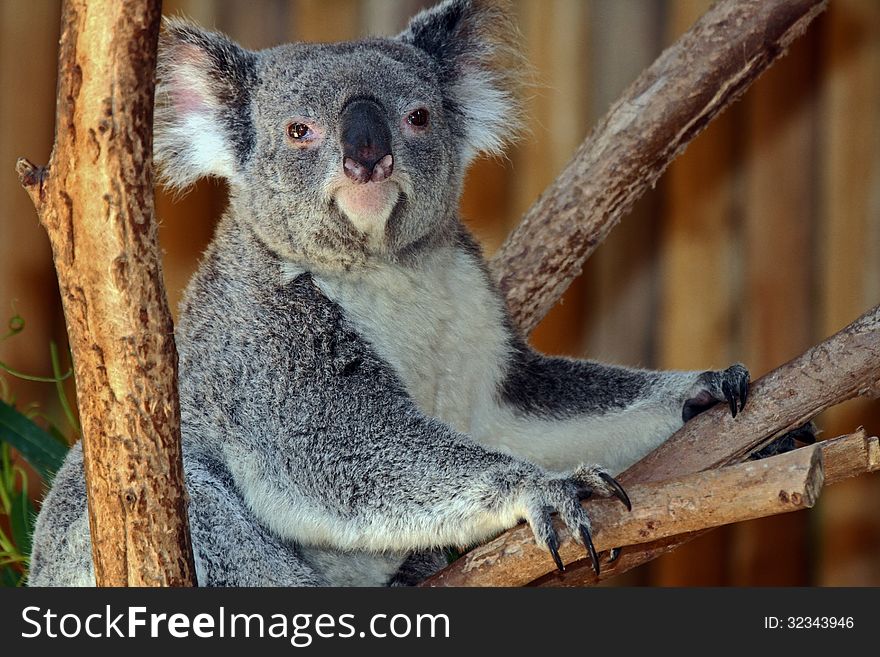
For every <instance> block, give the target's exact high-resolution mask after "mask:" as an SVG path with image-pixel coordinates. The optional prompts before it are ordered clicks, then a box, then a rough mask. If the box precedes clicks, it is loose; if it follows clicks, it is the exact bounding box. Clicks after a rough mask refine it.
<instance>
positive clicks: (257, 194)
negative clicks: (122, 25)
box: [155, 0, 519, 263]
mask: <svg viewBox="0 0 880 657" xmlns="http://www.w3.org/2000/svg"><path fill="white" fill-rule="evenodd" d="M513 34H514V31H513V28H512V27H511V23H510V18H509V15H508V12H507V10H506V5H505V4H504V3H503V2H492V1H490V0H448V1H447V2H444V3H443V4H441V5H438V6H437V7H434V8H433V9H431V10H428V11H425V12H422V13H421V14H419V15H418V16H416V17H415V18H414V19H413V20H412V21H411V22H410V24H409V26H408V27H407V29H406V30H405V31H404V32H403V33H401V34H400V35H398V36H397V37H395V38H386V39H368V40H364V41H357V42H351V43H337V44H288V45H283V46H279V47H276V48H271V49H268V50H264V51H260V52H252V51H248V50H245V49H243V48H241V47H240V46H238V45H237V44H235V43H233V42H232V41H230V40H229V39H228V38H226V37H224V36H223V35H220V34H217V33H213V32H205V31H203V30H201V29H199V28H197V27H195V26H193V25H191V24H188V23H184V22H181V21H177V20H172V21H169V22H168V23H166V25H165V30H164V34H163V37H162V40H161V43H160V57H159V86H158V89H157V112H156V134H155V151H156V159H157V162H158V164H159V166H160V171H161V173H162V175H163V178H164V180H165V181H166V182H167V183H168V184H170V185H172V186H176V187H186V186H188V185H190V184H192V183H193V182H195V180H197V179H198V178H200V177H202V176H219V177H222V178H226V179H227V180H228V181H229V186H230V197H231V207H232V212H233V213H234V214H235V215H236V217H238V218H239V219H241V220H243V221H247V222H249V223H250V224H251V225H252V226H253V228H254V230H255V231H256V233H257V234H258V235H259V237H260V238H261V239H262V241H263V242H264V243H265V244H266V245H267V246H268V247H270V248H271V249H272V250H274V251H275V252H276V253H278V254H279V255H281V256H282V257H285V258H289V259H291V260H295V261H296V260H299V261H305V262H314V263H318V262H328V263H332V262H335V263H339V262H342V263H347V262H349V263H350V262H353V261H358V260H361V259H363V258H364V257H370V256H376V255H378V256H386V257H392V258H393V257H396V256H397V255H399V254H401V253H403V252H405V251H407V250H408V249H412V248H413V247H415V246H416V245H418V244H420V243H425V242H427V241H430V240H431V239H432V238H434V237H437V236H443V235H449V234H452V233H453V232H454V231H455V224H456V222H457V205H458V200H459V196H460V193H461V187H462V179H463V176H464V172H465V170H466V168H467V165H468V164H469V162H470V161H471V160H472V159H473V158H474V157H475V156H476V155H477V154H478V153H481V152H484V153H498V152H500V151H501V149H502V147H503V146H504V144H505V142H506V141H507V138H508V135H509V134H512V133H513V132H514V129H515V123H514V117H513V113H514V111H515V103H514V99H513V94H512V88H511V87H512V81H513V80H514V78H515V77H516V76H517V75H518V74H519V71H518V70H516V69H515V67H511V66H510V65H509V62H510V56H511V52H513V50H512V49H513V46H514V43H513V38H512V36H513Z"/></svg>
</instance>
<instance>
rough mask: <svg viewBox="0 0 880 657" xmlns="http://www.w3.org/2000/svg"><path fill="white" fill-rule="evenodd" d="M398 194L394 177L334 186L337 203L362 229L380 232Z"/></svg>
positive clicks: (368, 231) (357, 226) (375, 233)
mask: <svg viewBox="0 0 880 657" xmlns="http://www.w3.org/2000/svg"><path fill="white" fill-rule="evenodd" d="M399 198H400V186H399V185H398V184H397V183H396V182H394V181H393V180H384V181H382V182H368V183H361V184H350V185H343V186H341V187H339V188H338V189H337V190H336V194H335V201H336V205H337V207H338V208H339V209H340V210H341V211H342V213H343V214H344V215H345V216H346V217H347V218H348V220H349V221H351V223H352V224H354V226H355V228H357V229H358V230H359V231H361V232H362V233H366V234H367V235H368V236H372V235H375V236H381V235H383V234H384V233H385V224H386V223H387V222H388V218H389V217H390V216H391V213H392V211H393V210H394V207H395V206H396V205H397V201H398V199H399Z"/></svg>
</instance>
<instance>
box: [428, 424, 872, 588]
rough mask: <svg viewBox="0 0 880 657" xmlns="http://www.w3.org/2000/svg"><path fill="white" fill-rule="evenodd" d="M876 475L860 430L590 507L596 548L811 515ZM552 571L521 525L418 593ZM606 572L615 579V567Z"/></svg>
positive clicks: (572, 545) (573, 554) (572, 549)
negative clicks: (824, 491) (847, 484)
mask: <svg viewBox="0 0 880 657" xmlns="http://www.w3.org/2000/svg"><path fill="white" fill-rule="evenodd" d="M823 461H824V462H825V463H826V465H824V466H823ZM878 469H880V446H878V442H877V438H867V437H866V435H865V432H864V430H860V431H859V432H856V433H854V434H850V435H847V436H842V437H840V438H837V439H835V440H833V441H826V442H824V443H820V444H819V445H814V446H811V447H805V448H803V449H798V450H795V451H793V452H789V453H787V454H781V455H779V456H774V457H772V458H768V459H762V460H760V461H751V462H748V463H742V464H739V465H734V466H727V467H724V468H720V469H716V470H709V471H706V472H699V473H696V474H692V475H688V476H686V477H682V478H680V479H676V480H672V481H664V482H649V483H645V484H635V485H633V486H632V487H630V489H629V494H630V498H631V500H632V502H633V510H632V512H631V513H630V512H627V511H626V510H625V509H624V508H623V507H622V506H621V505H620V504H619V503H617V502H616V501H612V500H596V501H591V502H588V503H587V504H588V508H589V511H590V515H591V517H592V518H593V520H594V527H595V532H594V535H593V541H594V543H595V545H596V549H597V550H600V551H603V550H608V549H611V548H614V547H623V546H627V545H634V544H638V543H644V542H646V541H658V539H660V540H659V541H658V543H659V545H662V546H663V547H664V548H665V547H667V546H670V545H672V544H673V542H674V541H673V540H670V539H674V538H675V537H676V535H679V536H678V537H679V538H680V537H681V536H680V535H681V534H684V535H685V536H693V535H696V534H698V533H700V530H704V529H707V528H711V527H718V526H720V525H725V524H730V523H734V522H742V521H744V520H751V519H754V518H762V517H765V516H769V515H774V514H778V513H787V512H789V511H796V510H798V509H804V508H810V507H812V506H813V503H814V502H815V500H816V498H817V497H818V494H819V491H820V489H821V488H822V484H823V479H824V481H825V483H826V484H827V483H835V482H837V481H840V480H841V479H844V478H846V477H850V476H855V475H858V474H861V473H863V472H870V471H873V470H878ZM825 473H828V474H825ZM829 475H830V476H829ZM556 527H557V531H558V532H559V537H560V542H561V545H560V549H559V553H560V556H561V557H562V559H563V560H564V561H565V562H567V563H571V562H574V563H585V562H584V559H583V557H584V548H583V547H582V546H581V545H579V544H577V543H576V542H575V541H573V540H572V537H571V534H570V533H569V532H568V530H567V528H566V527H564V526H563V525H561V524H559V523H557V525H556ZM670 549H671V548H670ZM552 566H553V563H552V561H551V559H550V557H549V555H548V553H547V552H546V550H544V549H542V548H539V547H538V546H537V545H536V544H535V540H534V537H533V535H532V532H531V530H530V529H529V528H528V527H527V526H525V525H519V526H517V527H515V528H514V529H512V530H510V531H508V532H505V533H504V534H502V535H501V536H499V537H498V538H496V539H494V540H493V541H490V542H489V543H487V544H485V545H482V546H480V547H478V548H475V549H474V550H472V551H470V552H468V553H467V554H466V555H465V556H463V557H462V558H461V559H459V560H458V561H456V562H455V563H453V564H452V565H450V566H449V567H447V568H446V569H444V570H443V571H441V572H440V573H438V574H437V575H435V576H433V577H432V578H430V579H428V580H426V581H425V582H424V583H423V586H522V585H525V584H528V583H530V582H532V581H534V580H536V579H539V578H542V577H544V576H546V577H545V579H547V580H558V579H560V575H558V574H551V575H546V573H547V572H548V570H549V569H550V568H552ZM611 571H612V572H614V573H619V572H620V570H619V566H618V564H614V567H613V568H612V569H611ZM581 573H582V574H583V575H584V576H585V577H586V576H588V575H589V574H592V569H591V568H590V567H583V568H580V567H579V568H578V574H581ZM593 577H594V578H595V575H594V576H593ZM570 579H571V578H570V577H566V578H565V580H566V581H564V582H563V583H564V584H571V582H570V581H567V580H570ZM579 583H583V582H579Z"/></svg>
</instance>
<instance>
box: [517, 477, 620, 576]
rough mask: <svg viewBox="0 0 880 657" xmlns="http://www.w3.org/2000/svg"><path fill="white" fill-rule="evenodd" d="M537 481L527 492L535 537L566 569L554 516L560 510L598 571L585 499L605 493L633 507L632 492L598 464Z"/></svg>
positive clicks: (527, 502)
mask: <svg viewBox="0 0 880 657" xmlns="http://www.w3.org/2000/svg"><path fill="white" fill-rule="evenodd" d="M535 484H536V486H535V488H532V489H531V491H529V492H527V493H526V495H527V498H526V500H524V501H525V506H526V510H527V513H526V515H527V519H528V521H529V524H530V525H531V527H532V531H533V532H534V534H535V540H536V541H537V542H538V544H539V545H542V546H544V547H545V548H547V550H548V551H549V552H550V555H551V556H552V557H553V562H554V563H555V564H556V567H557V568H558V569H559V570H560V571H564V570H565V564H564V563H563V562H562V558H561V557H560V555H559V537H558V536H557V534H556V529H555V528H554V527H553V519H552V517H551V512H552V511H554V510H555V511H557V512H558V513H559V517H560V518H561V519H562V521H563V522H564V523H565V524H566V526H567V527H568V528H569V530H570V531H571V533H572V535H573V536H576V537H577V536H580V539H581V542H582V543H583V545H584V548H586V550H587V553H588V554H589V555H590V561H592V563H593V570H594V571H595V572H596V574H597V575H598V574H599V572H600V562H599V554H598V553H597V552H596V546H595V545H594V544H593V538H592V536H591V534H590V518H589V516H588V515H587V512H586V511H585V510H584V508H583V507H582V506H581V500H583V499H585V498H587V497H589V496H590V495H591V494H593V493H596V494H597V495H601V496H602V497H615V498H617V499H618V500H620V502H621V504H623V505H624V506H626V508H627V509H632V504H631V502H630V500H629V496H628V495H627V494H626V491H625V490H624V489H623V486H621V485H620V483H618V481H617V480H616V479H614V477H612V476H611V475H610V474H608V472H606V471H605V470H604V469H603V468H600V467H598V466H594V465H592V466H588V465H582V466H580V467H579V468H577V469H576V470H575V471H574V472H573V473H572V474H571V476H570V477H553V478H550V479H543V480H541V479H539V480H537V481H536V482H535Z"/></svg>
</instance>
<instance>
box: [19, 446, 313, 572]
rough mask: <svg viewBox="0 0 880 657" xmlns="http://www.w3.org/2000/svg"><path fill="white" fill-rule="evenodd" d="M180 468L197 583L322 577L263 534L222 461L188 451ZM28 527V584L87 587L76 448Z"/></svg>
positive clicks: (85, 524)
mask: <svg viewBox="0 0 880 657" xmlns="http://www.w3.org/2000/svg"><path fill="white" fill-rule="evenodd" d="M187 445H189V446H190V447H191V446H192V444H191V443H188V442H185V443H184V468H185V471H186V485H187V493H188V495H189V498H190V503H189V509H190V511H189V519H190V531H191V533H192V544H193V553H194V555H195V562H196V574H197V576H198V583H199V585H200V586H255V585H262V586H319V585H324V584H327V580H326V579H325V578H324V577H322V576H321V575H319V574H318V573H316V571H315V570H314V568H313V567H312V566H311V565H309V563H308V562H307V561H306V560H305V559H304V558H303V555H302V554H301V552H300V550H299V548H298V546H296V545H294V544H293V543H289V542H286V541H283V540H281V539H279V538H277V537H275V536H273V535H272V534H270V533H269V532H268V531H267V530H266V529H265V528H264V527H263V526H262V525H261V524H260V523H259V522H257V521H256V519H255V518H254V517H253V514H252V513H251V512H250V511H249V510H248V509H247V507H246V506H245V504H244V502H243V501H242V499H241V497H240V496H239V495H238V494H237V492H236V490H235V486H234V485H233V483H232V481H231V477H230V475H229V473H228V472H227V471H226V469H225V468H224V467H223V466H222V464H220V463H218V462H217V461H215V460H214V459H212V458H211V457H209V456H207V455H205V454H203V453H199V452H195V451H193V450H192V449H187ZM43 510H44V512H41V513H40V515H39V517H38V519H37V524H36V527H35V529H34V545H33V553H32V555H31V569H30V575H29V579H28V584H29V585H30V586H94V585H95V574H94V566H93V564H92V544H91V538H90V534H89V519H88V510H87V507H86V491H85V476H84V471H83V454H82V443H77V444H76V445H74V446H73V447H72V448H71V450H70V452H69V453H68V455H67V458H66V460H65V462H64V465H63V466H62V467H61V469H60V470H59V471H58V473H57V475H56V477H55V480H54V482H53V485H52V489H51V491H50V492H49V494H48V495H47V496H46V499H45V500H44V502H43Z"/></svg>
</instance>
